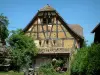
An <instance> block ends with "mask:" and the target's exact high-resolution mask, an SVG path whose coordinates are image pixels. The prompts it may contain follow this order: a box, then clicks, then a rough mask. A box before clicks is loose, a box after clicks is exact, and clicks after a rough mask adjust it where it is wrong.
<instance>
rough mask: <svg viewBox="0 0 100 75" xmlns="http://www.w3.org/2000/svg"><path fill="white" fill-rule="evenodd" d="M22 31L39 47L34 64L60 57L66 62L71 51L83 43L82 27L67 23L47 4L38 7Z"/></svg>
mask: <svg viewBox="0 0 100 75" xmlns="http://www.w3.org/2000/svg"><path fill="white" fill-rule="evenodd" d="M23 31H24V33H25V35H28V36H31V37H33V39H34V41H35V43H36V46H37V47H38V49H39V53H38V55H37V58H36V61H35V66H39V65H40V64H42V63H45V62H49V61H51V60H52V59H53V58H62V59H65V60H66V62H68V59H69V56H70V55H71V53H72V51H73V50H75V48H80V47H81V46H82V43H83V29H82V27H81V26H80V25H70V24H67V23H66V22H65V21H64V20H63V18H62V17H61V16H60V15H59V13H58V12H57V11H56V10H55V9H54V8H52V7H51V6H49V5H46V6H45V7H44V8H42V9H40V10H39V11H38V12H37V14H36V15H35V16H34V17H33V19H32V20H31V21H30V22H29V24H28V25H27V26H26V27H25V28H24V30H23Z"/></svg>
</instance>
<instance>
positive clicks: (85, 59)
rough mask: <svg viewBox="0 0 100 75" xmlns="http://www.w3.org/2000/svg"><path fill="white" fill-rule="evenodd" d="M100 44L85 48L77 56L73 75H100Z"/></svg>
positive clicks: (72, 70) (72, 69) (72, 67)
mask: <svg viewBox="0 0 100 75" xmlns="http://www.w3.org/2000/svg"><path fill="white" fill-rule="evenodd" d="M99 72H100V44H93V45H91V46H88V47H83V48H82V49H80V50H79V51H78V53H77V54H76V56H75V58H74V61H72V64H71V74H72V75H99Z"/></svg>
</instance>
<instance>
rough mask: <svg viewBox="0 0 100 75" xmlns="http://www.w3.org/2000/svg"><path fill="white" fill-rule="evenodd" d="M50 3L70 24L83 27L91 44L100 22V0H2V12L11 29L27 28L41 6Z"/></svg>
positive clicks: (0, 5) (0, 1)
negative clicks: (93, 31) (93, 32)
mask: <svg viewBox="0 0 100 75" xmlns="http://www.w3.org/2000/svg"><path fill="white" fill-rule="evenodd" d="M47 4H49V5H50V6H52V7H53V8H55V9H56V10H57V12H58V13H59V14H60V15H61V16H62V17H63V19H64V20H65V21H66V22H67V23H68V24H79V25H81V27H83V31H84V33H83V34H84V37H85V40H86V41H87V44H88V45H90V44H91V43H92V42H93V40H94V34H92V33H91V31H92V30H93V29H94V27H95V26H96V25H97V24H98V23H99V22H100V0H0V13H4V15H5V16H7V17H8V19H9V26H8V29H9V30H16V29H18V28H22V29H23V28H25V27H26V25H27V24H28V23H29V22H30V20H31V19H32V18H33V17H34V15H35V14H36V13H37V11H38V10H39V9H40V8H43V7H44V6H45V5H47Z"/></svg>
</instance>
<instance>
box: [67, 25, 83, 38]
mask: <svg viewBox="0 0 100 75" xmlns="http://www.w3.org/2000/svg"><path fill="white" fill-rule="evenodd" d="M68 25H69V27H70V28H71V29H72V30H73V31H75V32H76V33H77V34H78V35H80V36H82V37H83V28H82V27H81V26H80V25H78V24H68Z"/></svg>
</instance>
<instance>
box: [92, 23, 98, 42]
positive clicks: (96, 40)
mask: <svg viewBox="0 0 100 75" xmlns="http://www.w3.org/2000/svg"><path fill="white" fill-rule="evenodd" d="M91 33H95V35H94V43H100V23H99V24H98V25H97V26H96V27H95V28H94V29H93V30H92V32H91Z"/></svg>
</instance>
